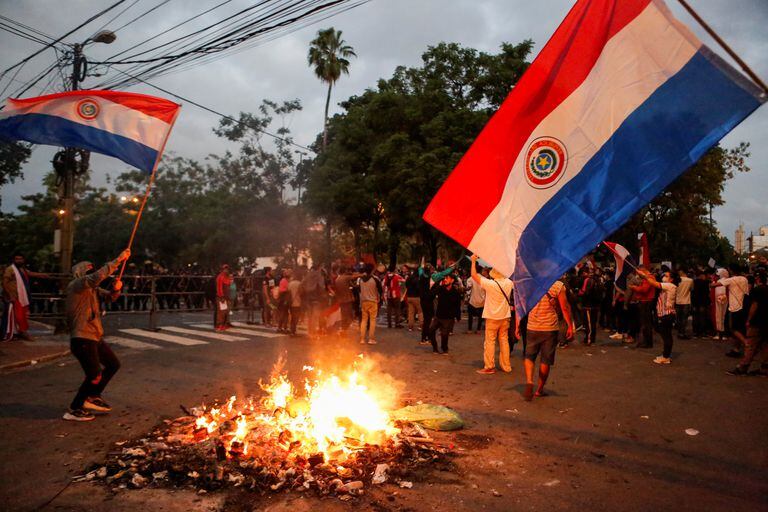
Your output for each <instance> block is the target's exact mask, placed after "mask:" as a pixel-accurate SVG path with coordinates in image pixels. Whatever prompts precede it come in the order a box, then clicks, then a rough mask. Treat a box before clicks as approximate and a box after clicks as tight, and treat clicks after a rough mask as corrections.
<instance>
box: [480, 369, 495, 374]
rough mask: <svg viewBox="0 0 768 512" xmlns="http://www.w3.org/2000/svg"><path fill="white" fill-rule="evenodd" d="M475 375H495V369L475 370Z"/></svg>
mask: <svg viewBox="0 0 768 512" xmlns="http://www.w3.org/2000/svg"><path fill="white" fill-rule="evenodd" d="M477 373H479V374H480V375H493V374H494V373H496V369H495V368H483V369H482V370H477Z"/></svg>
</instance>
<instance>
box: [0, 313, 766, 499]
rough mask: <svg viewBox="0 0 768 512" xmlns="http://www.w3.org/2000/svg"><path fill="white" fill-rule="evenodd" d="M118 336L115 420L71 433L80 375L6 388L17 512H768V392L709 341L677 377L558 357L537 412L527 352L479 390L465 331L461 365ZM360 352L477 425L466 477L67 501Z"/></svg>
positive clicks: (436, 475) (463, 448) (694, 348)
mask: <svg viewBox="0 0 768 512" xmlns="http://www.w3.org/2000/svg"><path fill="white" fill-rule="evenodd" d="M107 322H108V335H109V336H110V337H111V338H112V339H119V340H122V342H121V343H114V344H113V345H114V348H115V350H116V352H117V353H118V356H119V357H120V358H121V360H122V364H123V366H122V369H121V370H120V372H119V373H118V375H117V376H116V377H115V379H114V380H113V382H112V383H111V385H110V387H109V388H108V390H107V393H106V395H105V397H106V398H107V399H108V400H109V401H110V402H111V403H112V405H113V407H114V411H113V413H112V414H111V415H109V416H106V417H100V418H98V419H97V420H96V421H94V422H90V423H84V424H73V423H68V422H64V421H62V420H61V419H60V418H61V414H62V413H63V411H64V408H65V407H66V405H67V404H68V403H69V401H70V400H71V397H72V395H73V394H74V392H75V390H76V388H77V386H78V385H79V382H80V380H81V379H82V376H81V370H80V368H79V367H78V365H77V363H76V362H75V361H74V359H71V358H70V359H63V360H59V361H54V362H51V363H46V364H42V365H38V366H35V367H31V368H27V369H24V370H21V371H15V372H12V373H6V374H2V375H0V388H2V390H3V393H2V395H0V438H2V440H3V441H2V443H0V461H2V462H0V508H1V509H3V510H34V509H36V508H38V507H40V506H41V505H43V504H47V505H46V507H45V510H105V511H106V510H110V511H118V510H137V509H139V508H141V509H142V510H145V511H150V510H169V511H175V510H179V511H181V510H185V511H186V510H251V509H252V510H291V511H292V512H297V511H301V510H337V509H338V510H342V509H343V510H351V509H353V508H361V509H364V510H379V511H383V510H393V511H394V510H580V511H583V510H611V511H613V510H628V511H635V510H636V511H645V510H691V511H702V510H708V511H710V510H711V511H717V510H724V511H725V510H727V511H729V512H734V511H740V510H744V511H750V512H753V511H755V510H768V481H767V480H766V476H767V475H768V472H766V469H768V443H766V442H765V440H766V439H768V401H766V400H765V395H766V392H767V391H768V379H765V378H760V377H730V376H727V375H725V373H724V370H726V369H728V368H730V367H731V365H732V364H733V361H732V360H728V359H726V358H725V357H723V353H724V352H725V350H726V348H727V347H725V346H723V345H722V344H718V343H716V342H713V341H710V340H693V341H678V342H677V343H676V345H675V350H674V353H673V359H674V362H673V364H672V365H670V366H664V367H659V366H657V365H654V364H652V363H651V359H653V357H654V356H655V355H657V352H658V351H657V350H652V349H643V350H633V349H627V348H625V347H623V346H621V345H620V344H619V343H617V342H613V341H611V340H608V339H607V338H604V337H602V336H601V339H599V341H598V344H597V345H596V346H593V347H589V348H587V347H583V346H575V347H572V348H569V349H567V350H560V351H558V354H557V364H556V366H555V367H554V368H553V373H552V377H551V381H550V386H549V388H550V391H551V396H549V397H546V398H542V399H535V400H534V401H533V402H531V403H527V402H524V401H523V400H522V398H521V396H520V393H521V390H522V383H523V380H524V379H523V374H522V362H521V361H520V359H519V347H518V348H517V350H516V354H515V355H516V357H515V359H514V360H513V372H512V374H511V375H505V374H502V373H498V374H496V375H492V376H482V375H478V374H476V373H475V370H476V369H477V368H480V367H481V366H482V363H481V359H482V337H481V336H476V335H465V334H461V331H462V329H461V328H458V329H457V331H458V332H457V335H456V336H454V337H452V338H451V355H450V356H447V357H445V356H434V355H432V353H431V349H430V348H429V347H426V348H425V347H422V346H419V345H418V343H417V341H418V335H417V334H416V333H408V332H407V331H405V330H402V329H399V330H395V329H381V330H380V334H379V335H378V336H377V338H378V339H379V340H380V343H379V344H378V345H375V346H367V345H366V346H361V345H358V344H357V343H354V342H351V341H345V340H340V339H324V340H320V341H312V340H309V339H306V338H288V337H284V336H275V335H274V333H271V332H267V331H258V330H247V329H244V330H243V331H242V332H239V333H232V335H233V336H236V337H240V338H243V339H241V340H235V341H222V340H217V339H213V338H211V337H206V336H204V335H202V334H199V333H206V334H210V333H212V331H211V330H210V328H207V329H206V328H203V327H198V325H200V324H204V323H210V319H209V315H201V314H180V315H165V316H161V317H160V318H159V319H158V325H160V326H161V327H163V329H162V330H161V331H160V333H158V334H154V333H151V332H147V331H141V330H140V329H139V330H138V331H137V330H133V329H137V328H139V327H141V326H144V325H146V324H145V322H146V319H145V318H142V317H135V316H134V317H128V316H124V317H108V319H107ZM168 328H172V329H176V331H173V330H171V329H168ZM178 329H187V330H189V331H191V332H193V333H198V334H190V333H187V332H181V331H178ZM265 332H266V334H265ZM169 336H170V337H169ZM175 337H178V338H181V339H186V340H193V343H195V344H180V343H181V342H180V341H179V340H178V339H175ZM161 338H165V339H161ZM126 340H127V341H126ZM132 341H133V342H138V343H134V344H133V346H131V342H132ZM360 351H363V352H365V353H366V354H367V355H368V357H372V358H375V359H376V360H377V361H378V362H379V363H380V366H381V367H382V369H383V370H384V371H386V372H388V373H390V374H391V375H392V376H393V377H394V378H396V379H398V380H399V381H401V382H402V384H403V395H404V396H405V397H407V398H409V399H413V400H422V401H424V402H428V403H438V404H443V405H447V406H449V407H452V408H454V409H455V410H457V411H458V412H459V413H460V414H461V415H462V416H463V418H464V419H465V421H466V423H467V427H466V428H465V429H464V430H463V431H459V432H455V433H445V434H441V435H440V437H441V438H442V439H445V440H447V441H451V442H453V443H454V444H455V445H456V454H457V456H456V459H455V462H456V469H455V470H452V471H435V472H430V473H428V474H424V475H422V476H421V478H420V479H416V480H415V481H414V487H413V489H399V488H397V487H395V486H390V485H386V484H385V485H384V486H380V487H377V488H375V489H370V490H369V492H368V493H366V495H365V496H364V497H362V498H360V499H358V500H357V501H354V502H348V503H342V502H340V501H338V500H336V499H325V500H319V499H316V498H311V497H299V496H296V495H290V494H280V495H276V496H272V497H266V498H260V497H256V496H254V497H246V499H243V496H234V495H232V494H228V493H214V494H212V495H197V494H195V493H194V492H190V491H169V490H163V489H144V490H141V491H121V492H119V493H117V494H113V493H112V492H110V491H108V490H107V489H105V488H104V487H102V486H100V485H95V484H69V485H68V483H69V482H70V479H71V478H72V477H73V476H75V475H78V474H81V473H82V470H83V468H85V467H87V466H88V465H89V464H91V463H94V462H99V461H102V460H103V459H104V455H105V453H106V452H107V451H108V450H109V449H110V447H111V446H112V443H114V442H116V441H121V440H126V439H129V438H133V437H138V436H141V434H142V433H145V432H147V431H149V430H150V429H151V427H152V426H153V425H155V424H156V423H158V422H159V421H161V420H162V419H164V418H172V417H176V416H179V415H181V412H180V409H179V405H180V404H184V405H187V406H191V405H195V404H199V403H201V402H206V401H207V402H210V401H212V400H214V399H217V398H218V399H226V397H228V396H230V395H231V394H232V393H240V394H248V393H249V392H254V391H255V390H257V389H258V384H257V383H258V381H259V379H260V378H265V377H266V376H267V375H268V374H269V371H270V369H271V367H272V365H273V364H274V362H275V361H276V359H277V358H278V357H279V356H280V355H281V354H283V353H285V354H287V358H288V361H289V367H288V369H289V372H290V373H292V374H294V375H297V374H298V373H299V371H300V369H301V367H302V366H303V365H304V364H316V363H318V362H321V364H324V363H322V361H326V360H327V361H329V362H343V361H345V360H349V359H350V358H352V357H354V356H355V355H356V354H358V353H359V352H360ZM689 428H693V429H696V430H698V431H699V434H698V435H695V436H691V435H688V434H686V432H685V431H686V429H689ZM57 493H60V494H58V495H57ZM54 496H56V497H55V499H53V500H52V498H54ZM50 500H52V501H50ZM49 501H50V503H48V502H49Z"/></svg>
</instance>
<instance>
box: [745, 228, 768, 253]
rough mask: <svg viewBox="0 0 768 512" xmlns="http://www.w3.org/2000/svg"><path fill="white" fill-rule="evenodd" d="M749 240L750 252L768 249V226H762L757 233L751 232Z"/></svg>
mask: <svg viewBox="0 0 768 512" xmlns="http://www.w3.org/2000/svg"><path fill="white" fill-rule="evenodd" d="M747 241H748V242H749V252H755V251H759V250H760V249H768V226H761V227H760V230H759V231H758V234H757V235H756V234H754V233H750V234H749V238H748V239H747Z"/></svg>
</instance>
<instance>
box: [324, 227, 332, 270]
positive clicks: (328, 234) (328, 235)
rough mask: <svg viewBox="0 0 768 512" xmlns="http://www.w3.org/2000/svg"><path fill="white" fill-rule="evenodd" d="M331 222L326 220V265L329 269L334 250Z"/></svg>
mask: <svg viewBox="0 0 768 512" xmlns="http://www.w3.org/2000/svg"><path fill="white" fill-rule="evenodd" d="M331 245H332V244H331V220H330V219H326V220H325V262H324V263H325V264H326V265H328V268H329V269H330V268H331V260H332V257H333V255H332V254H331V253H332V248H331Z"/></svg>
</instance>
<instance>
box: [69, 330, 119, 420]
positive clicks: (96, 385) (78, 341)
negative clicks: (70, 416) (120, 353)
mask: <svg viewBox="0 0 768 512" xmlns="http://www.w3.org/2000/svg"><path fill="white" fill-rule="evenodd" d="M69 348H70V350H71V351H72V355H74V356H75V357H76V358H77V360H78V361H79V362H80V366H82V367H83V371H84V372H85V380H84V381H83V383H82V384H81V385H80V389H78V390H77V394H76V395H75V398H74V400H72V403H71V404H70V408H72V409H80V408H82V407H83V403H85V399H86V398H89V397H97V396H101V393H102V392H103V391H104V388H106V387H107V384H109V381H110V379H112V377H113V376H114V375H115V373H117V370H119V369H120V361H118V359H117V356H116V355H115V353H114V352H112V349H111V348H109V345H107V344H106V343H105V342H104V341H93V340H86V339H83V338H72V339H71V340H69ZM102 366H103V367H104V369H103V370H102V368H101V367H102Z"/></svg>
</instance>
